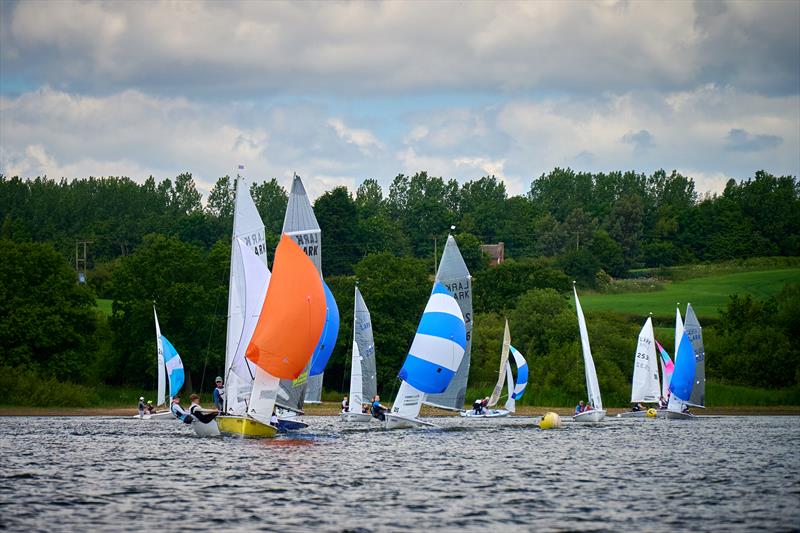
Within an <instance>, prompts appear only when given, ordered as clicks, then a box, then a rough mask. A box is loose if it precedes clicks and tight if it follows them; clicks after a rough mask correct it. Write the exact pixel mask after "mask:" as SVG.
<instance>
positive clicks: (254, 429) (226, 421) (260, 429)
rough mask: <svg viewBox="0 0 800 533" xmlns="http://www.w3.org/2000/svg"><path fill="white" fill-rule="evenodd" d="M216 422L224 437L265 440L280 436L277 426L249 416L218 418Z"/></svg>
mask: <svg viewBox="0 0 800 533" xmlns="http://www.w3.org/2000/svg"><path fill="white" fill-rule="evenodd" d="M216 421H217V425H218V427H219V431H220V432H221V433H222V434H223V435H231V436H236V437H248V438H256V439H259V438H260V439H263V438H272V437H274V436H275V435H277V434H278V428H276V427H275V426H270V425H269V424H263V423H261V422H259V421H258V420H256V419H254V418H250V417H248V416H218V417H217V418H216Z"/></svg>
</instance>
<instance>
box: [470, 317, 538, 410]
mask: <svg viewBox="0 0 800 533" xmlns="http://www.w3.org/2000/svg"><path fill="white" fill-rule="evenodd" d="M509 353H510V354H511V355H513V356H514V363H515V364H516V365H517V382H516V383H514V374H513V373H512V372H511V362H510V361H509V360H508V356H509ZM498 374H499V375H498V378H497V384H496V385H495V387H494V390H492V395H491V396H490V397H489V403H488V406H489V407H494V406H495V405H497V402H498V401H499V400H500V393H501V392H502V391H503V384H504V383H505V384H506V385H507V387H508V399H507V400H506V403H505V409H489V410H488V411H486V412H484V413H481V414H476V413H475V410H468V411H463V412H462V413H461V416H464V417H467V418H500V417H506V416H508V415H509V414H510V413H513V412H514V411H515V410H516V400H519V399H520V398H522V395H523V394H524V393H525V387H526V386H527V385H528V363H527V362H526V361H525V358H524V357H523V356H522V354H521V353H519V351H517V349H516V348H514V347H513V346H511V334H510V332H509V329H508V320H506V326H505V330H504V331H503V347H502V349H501V351H500V369H499V371H498Z"/></svg>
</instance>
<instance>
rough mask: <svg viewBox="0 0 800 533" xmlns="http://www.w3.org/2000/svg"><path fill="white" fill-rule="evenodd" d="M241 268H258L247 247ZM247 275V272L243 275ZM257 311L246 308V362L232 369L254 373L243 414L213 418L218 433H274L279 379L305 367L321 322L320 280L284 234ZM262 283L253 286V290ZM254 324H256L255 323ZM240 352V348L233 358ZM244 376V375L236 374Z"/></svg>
mask: <svg viewBox="0 0 800 533" xmlns="http://www.w3.org/2000/svg"><path fill="white" fill-rule="evenodd" d="M238 243H239V245H240V249H241V252H242V256H243V258H244V265H245V269H244V270H245V272H247V266H248V265H249V266H250V267H253V266H257V265H258V263H259V262H258V260H257V258H256V257H255V256H254V254H253V253H252V251H251V250H249V249H247V248H243V247H241V243H242V241H241V240H239V241H238ZM248 278H249V277H248V276H246V279H248ZM266 284H267V285H268V286H267V289H266V294H265V296H264V299H263V305H262V306H261V309H260V312H259V313H257V316H256V313H253V312H251V311H250V308H249V307H247V306H245V316H246V321H245V324H244V331H243V336H247V334H248V333H249V332H250V328H252V330H251V331H252V334H251V335H250V339H249V343H248V345H247V347H246V349H245V350H244V355H245V359H246V361H245V362H244V364H240V363H239V364H237V361H235V362H234V366H233V369H239V372H242V371H243V369H245V368H248V369H252V371H254V373H255V376H254V380H253V386H252V391H251V393H250V399H249V401H248V402H247V412H246V413H245V414H244V415H237V416H221V417H217V420H218V422H219V428H220V431H222V432H223V433H228V434H236V435H243V436H250V437H274V436H275V434H276V433H277V431H278V428H277V427H275V426H272V425H270V418H271V415H272V412H273V410H274V408H275V404H276V398H277V395H278V388H279V384H280V381H281V380H289V381H291V380H294V379H296V378H297V377H298V376H299V375H300V374H301V373H302V372H303V371H304V370H305V369H306V367H307V366H308V364H309V362H310V360H311V356H312V354H313V353H314V349H315V348H316V346H317V343H318V342H319V339H320V338H321V336H322V332H323V329H324V326H325V315H326V304H325V290H324V288H323V285H322V278H320V276H319V272H317V270H316V268H315V267H314V264H313V263H312V262H311V260H310V259H309V258H308V256H307V255H306V254H305V253H304V252H303V250H302V249H301V248H300V247H299V246H298V245H297V244H296V243H295V242H294V240H292V239H291V238H290V237H289V236H287V235H285V234H284V235H283V236H282V237H281V241H280V243H279V244H278V248H277V250H276V252H275V264H274V266H273V272H272V275H271V276H269V279H268V282H267V283H266ZM259 288H260V287H256V291H258V290H259ZM253 324H255V325H253ZM240 354H241V346H240V347H239V349H237V352H236V354H235V358H238V357H239V356H240ZM240 377H243V376H240Z"/></svg>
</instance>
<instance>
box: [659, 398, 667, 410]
mask: <svg viewBox="0 0 800 533" xmlns="http://www.w3.org/2000/svg"><path fill="white" fill-rule="evenodd" d="M658 408H659V409H666V408H667V400H665V399H664V397H663V396H659V397H658Z"/></svg>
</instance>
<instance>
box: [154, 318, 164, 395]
mask: <svg viewBox="0 0 800 533" xmlns="http://www.w3.org/2000/svg"><path fill="white" fill-rule="evenodd" d="M153 317H154V318H155V320H156V364H157V365H158V390H157V391H156V406H157V407H158V406H162V405H164V404H165V403H166V395H167V376H166V371H165V368H164V345H163V343H162V342H161V328H160V327H159V325H158V314H157V313H156V306H155V305H154V306H153Z"/></svg>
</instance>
